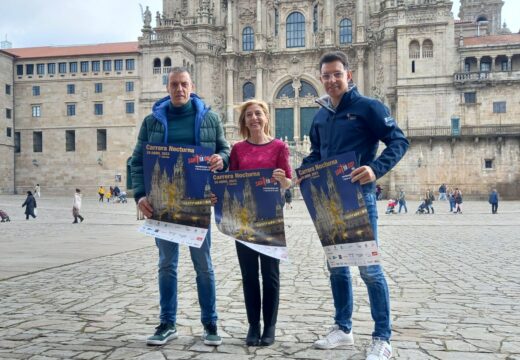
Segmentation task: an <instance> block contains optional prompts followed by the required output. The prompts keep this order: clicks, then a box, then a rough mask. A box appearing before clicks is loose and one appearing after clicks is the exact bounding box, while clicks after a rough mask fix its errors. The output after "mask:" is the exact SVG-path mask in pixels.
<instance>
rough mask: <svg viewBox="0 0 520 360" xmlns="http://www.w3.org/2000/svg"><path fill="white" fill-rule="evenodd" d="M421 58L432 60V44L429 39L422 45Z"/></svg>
mask: <svg viewBox="0 0 520 360" xmlns="http://www.w3.org/2000/svg"><path fill="white" fill-rule="evenodd" d="M422 57H423V58H432V57H433V42H432V41H431V40H430V39H426V40H424V41H423V43H422Z"/></svg>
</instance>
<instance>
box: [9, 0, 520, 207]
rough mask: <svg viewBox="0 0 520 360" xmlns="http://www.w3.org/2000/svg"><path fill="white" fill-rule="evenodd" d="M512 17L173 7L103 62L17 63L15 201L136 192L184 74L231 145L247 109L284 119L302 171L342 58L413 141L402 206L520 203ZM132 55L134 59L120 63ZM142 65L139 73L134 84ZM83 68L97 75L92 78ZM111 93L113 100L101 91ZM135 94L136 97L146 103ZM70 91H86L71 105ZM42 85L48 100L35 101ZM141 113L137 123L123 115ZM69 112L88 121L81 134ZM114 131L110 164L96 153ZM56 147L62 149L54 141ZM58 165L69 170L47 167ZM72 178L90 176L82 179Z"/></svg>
mask: <svg viewBox="0 0 520 360" xmlns="http://www.w3.org/2000/svg"><path fill="white" fill-rule="evenodd" d="M508 1H512V0H508ZM503 4H504V2H503V1H502V0H482V1H478V2H476V1H473V0H461V6H460V13H459V17H460V20H457V21H455V20H454V17H453V14H452V13H451V8H452V2H451V1H449V0H435V1H433V0H368V1H364V0H320V1H316V0H292V1H289V0H276V1H271V0H268V1H262V0H241V1H213V2H212V1H209V0H201V1H198V2H194V1H185V0H164V1H163V7H162V9H153V11H154V13H155V15H153V14H152V12H151V11H150V10H148V9H147V11H146V12H145V14H143V27H142V35H141V36H140V37H139V38H138V39H137V42H136V43H125V44H126V45H123V44H120V45H118V44H104V45H107V46H106V48H103V47H102V46H103V45H98V50H97V51H98V53H97V54H84V53H83V52H81V48H82V47H71V48H69V49H70V52H68V53H66V54H64V53H62V54H60V55H57V56H54V57H52V56H48V55H41V54H40V55H38V56H39V57H38V56H37V57H31V58H28V57H27V56H24V55H23V54H24V52H32V51H33V50H31V49H8V50H5V51H8V53H7V54H11V55H13V56H14V59H12V65H11V67H12V72H13V74H12V77H13V78H14V83H13V86H14V88H15V92H14V104H16V105H15V110H16V111H15V114H16V116H15V118H14V125H13V126H15V127H16V129H19V130H16V132H19V133H20V135H19V136H20V140H21V142H19V144H21V146H19V147H20V148H21V154H18V155H17V154H14V159H15V160H14V169H15V170H14V173H15V174H16V180H15V181H14V182H15V185H14V188H15V189H16V190H18V191H19V190H20V189H23V188H25V187H27V186H30V185H32V184H33V183H34V182H37V181H38V180H39V182H40V183H45V182H48V183H53V186H55V187H56V188H71V189H72V188H73V187H74V186H77V185H78V186H82V187H89V186H90V187H92V189H94V188H95V187H96V186H97V185H99V184H104V185H109V184H111V183H112V182H113V179H114V175H121V178H122V180H123V182H124V181H125V179H126V178H127V175H126V174H127V172H126V171H125V169H126V159H127V158H128V157H129V156H130V155H131V148H132V146H133V144H134V142H135V137H136V134H137V129H138V127H139V125H140V122H141V119H142V118H143V117H144V116H145V115H146V114H148V113H149V112H150V111H151V107H152V105H153V103H154V102H155V101H156V100H157V99H159V98H161V97H162V96H164V95H165V85H166V81H167V74H168V71H169V69H170V68H171V67H173V66H184V67H187V68H188V69H189V70H190V71H191V73H192V78H193V79H194V81H195V85H196V91H197V93H198V94H199V95H201V97H202V98H203V99H204V100H205V101H206V102H207V103H208V104H210V105H211V106H212V108H213V110H215V111H216V112H217V113H219V114H220V115H221V117H222V119H223V123H224V127H225V130H226V134H227V137H228V139H230V140H236V139H238V137H239V135H238V119H237V116H236V115H237V114H235V113H234V108H235V106H236V105H237V104H239V103H240V102H242V101H243V100H245V99H248V98H252V97H256V98H261V99H264V100H265V101H266V102H267V103H268V104H269V106H270V110H271V113H272V114H273V122H274V124H273V125H274V126H273V128H274V135H275V136H276V137H279V138H284V139H287V141H289V142H290V143H292V144H295V145H294V150H295V151H294V153H295V154H297V157H298V158H301V157H302V156H303V155H304V151H305V146H306V144H307V143H306V142H304V138H305V135H306V134H308V131H309V129H310V126H311V123H312V118H313V116H314V114H315V112H316V111H317V109H318V105H317V104H316V103H315V101H314V99H315V98H316V97H317V96H319V95H320V94H322V93H323V89H322V87H321V84H320V81H319V69H318V62H319V58H320V57H321V55H323V53H325V52H327V51H330V50H342V51H344V52H345V53H346V54H347V55H348V57H349V62H350V64H349V65H350V69H351V70H352V72H353V79H354V82H355V84H356V86H357V87H358V89H359V90H360V92H362V93H364V94H365V95H368V96H372V97H375V98H378V99H380V100H381V101H383V102H384V103H385V104H387V106H388V107H389V108H390V110H391V112H392V113H393V114H394V116H395V118H396V119H397V121H398V123H399V124H400V126H401V127H402V128H403V130H404V131H405V132H406V133H407V134H408V136H409V137H410V139H411V144H412V146H411V148H410V150H409V153H408V154H407V155H406V157H405V158H404V159H403V161H402V162H401V163H400V164H399V165H398V166H397V167H396V168H395V169H394V170H393V171H391V172H390V173H389V174H388V175H386V176H385V177H384V178H382V179H380V180H378V182H380V183H381V184H382V185H383V187H384V188H385V189H387V190H388V192H389V194H390V195H391V194H392V193H393V192H394V191H395V189H396V188H397V187H399V186H403V187H404V188H405V189H406V191H407V192H408V193H409V194H413V193H417V194H419V193H422V192H423V191H425V190H426V189H427V188H434V189H437V188H438V185H439V184H440V183H447V184H449V185H452V186H458V187H459V188H461V189H462V190H463V192H464V194H465V195H467V196H475V197H477V196H480V195H482V194H486V193H487V192H488V190H489V188H490V187H497V188H498V190H499V192H500V193H501V194H502V196H503V197H508V196H509V197H513V196H517V197H518V196H519V195H518V194H520V192H519V190H520V189H518V185H516V184H517V183H519V180H520V165H519V163H520V156H519V151H520V145H519V142H520V136H519V135H520V134H519V133H518V126H519V125H520V103H519V102H518V100H516V98H517V97H518V96H517V94H518V90H519V73H518V71H520V34H516V33H515V34H513V33H511V32H510V31H509V30H508V29H507V27H506V26H504V25H503V24H502V23H501V12H502V6H503ZM130 44H133V45H130ZM118 46H121V47H125V46H128V47H129V50H127V51H126V52H124V53H119V52H118V50H116V48H117V47H118ZM85 48H86V47H85ZM132 59H133V61H134V66H135V69H134V70H131V71H129V70H128V69H127V68H126V62H127V61H128V60H132ZM50 63H54V67H55V68H54V69H53V71H54V74H55V76H54V77H52V78H51V77H50V76H49V75H48V71H49V68H48V66H49V64H50ZM72 64H76V65H72ZM83 64H88V65H83ZM71 66H72V68H71ZM82 66H88V71H87V72H86V73H84V72H82ZM92 67H95V69H96V71H95V73H96V74H94V71H93V70H92ZM116 68H117V69H119V70H116ZM72 70H74V71H77V75H76V76H72V74H73V73H72ZM60 71H64V72H60ZM42 72H43V73H42ZM29 73H30V74H29ZM80 79H81V80H83V81H82V82H78V81H76V80H80ZM99 79H103V81H100V80H99ZM105 79H106V83H105ZM100 82H103V85H102V86H103V89H104V90H103V94H102V95H99V94H96V90H95V89H96V86H97V85H96V84H97V83H100ZM127 82H133V83H134V84H135V85H133V86H135V88H133V89H134V90H133V94H132V95H129V94H128V93H127V92H126V90H125V86H126V85H124V84H126V83H127ZM109 84H110V85H109ZM69 85H74V87H75V89H74V91H79V92H77V93H76V95H74V94H70V93H68V92H69V91H70V90H71V89H70V88H69ZM37 86H40V87H45V88H46V89H44V88H40V91H41V92H40V95H34V94H33V91H35V90H34V87H37ZM107 86H108V87H109V88H107V90H105V88H106V87H107ZM92 89H94V90H93V92H92ZM108 89H110V90H108ZM44 90H45V91H44ZM38 96H39V97H38ZM18 99H19V100H18ZM129 103H133V105H132V106H133V109H135V110H133V111H134V112H133V113H132V115H128V114H127V113H126V112H124V111H123V113H121V108H122V107H123V108H124V109H127V107H128V106H129V105H128V104H129ZM69 105H70V107H69ZM72 105H76V107H75V108H74V109H73V106H72ZM60 109H61V110H60ZM69 110H70V111H76V112H77V114H78V115H76V118H77V119H78V121H74V122H71V121H70V119H69V118H70V115H67V114H68V112H69ZM60 111H61V112H60ZM100 112H101V113H102V114H101V117H100V114H99V113H100ZM107 113H110V116H108V114H107ZM116 114H118V115H116ZM49 115H51V116H50V117H49V119H52V121H50V120H49V122H48V125H46V126H48V128H45V127H42V128H41V130H40V128H39V127H38V126H40V125H41V126H43V125H44V124H47V121H42V122H40V123H41V124H38V123H37V122H35V120H36V119H34V118H35V117H36V118H42V120H43V117H45V116H49ZM100 120H101V121H100ZM17 124H19V125H17ZM111 126H113V128H112V127H111ZM104 129H106V133H105V134H106V135H105V136H106V138H105V139H106V140H107V139H108V140H107V141H108V142H109V144H108V145H107V150H106V151H103V150H98V149H97V148H96V147H94V146H93V145H89V144H90V142H91V143H92V144H96V143H97V142H96V141H94V139H96V134H95V132H97V131H98V130H104ZM34 132H36V133H37V132H41V133H42V141H41V143H42V144H41V146H40V147H41V148H42V151H43V154H37V152H36V151H35V150H34V149H39V148H40V147H38V146H36V147H35V145H34V144H35V141H36V140H38V136H39V135H36V140H34V139H35V135H34ZM47 132H49V135H46V133H47ZM73 132H74V133H73ZM118 133H121V134H122V135H124V136H122V137H121V136H117V134H118ZM31 134H32V135H31ZM51 134H52V135H51ZM67 134H68V135H67ZM72 134H74V135H72ZM31 136H32V140H31ZM49 136H50V138H51V139H53V141H51V143H52V144H53V145H52V146H51V144H49V143H48V140H44V139H47V138H48V137H49ZM73 136H75V139H76V138H77V139H78V141H80V140H79V139H89V140H81V141H86V142H87V144H86V145H85V146H87V145H88V146H90V147H88V146H87V147H85V148H82V146H83V145H79V146H78V152H79V151H80V148H81V149H83V150H81V151H83V152H84V154H85V156H81V157H75V156H74V154H70V153H69V154H67V145H66V144H67V139H69V144H72V140H71V139H72V138H73ZM98 139H99V138H98ZM54 140H56V141H54ZM89 141H90V142H89ZM110 141H114V144H110ZM24 144H25V146H24ZM28 144H29V145H28ZM36 144H37V145H38V144H39V143H38V141H36ZM59 144H61V145H59ZM69 148H70V147H69ZM111 151H113V152H111ZM25 152H26V153H25ZM69 152H70V151H69ZM45 153H47V154H45ZM51 154H52V156H55V157H57V158H59V159H61V160H60V161H62V162H61V163H55V164H54V163H52V162H47V163H46V164H45V166H43V167H42V166H40V163H41V162H43V161H44V159H45V158H47V157H48V156H47V155H51ZM87 154H88V156H87ZM38 156H40V157H38ZM34 161H36V164H38V165H35V162H34ZM100 163H101V164H102V165H100ZM65 165H67V166H65ZM47 167H48V169H47V170H45V171H43V169H44V168H47ZM64 167H65V169H64ZM71 168H73V169H76V168H79V169H82V171H84V172H80V173H81V174H82V175H81V176H76V177H74V178H72V177H71V175H68V174H70V173H71V171H70V170H71Z"/></svg>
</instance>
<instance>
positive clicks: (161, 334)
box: [146, 323, 177, 345]
mask: <svg viewBox="0 0 520 360" xmlns="http://www.w3.org/2000/svg"><path fill="white" fill-rule="evenodd" d="M171 339H177V329H176V328H175V324H173V323H160V324H159V326H157V327H156V328H155V334H154V335H153V336H150V337H149V338H148V339H146V345H164V344H166V343H167V342H168V340H171Z"/></svg>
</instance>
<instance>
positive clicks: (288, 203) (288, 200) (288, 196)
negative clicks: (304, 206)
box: [283, 188, 292, 209]
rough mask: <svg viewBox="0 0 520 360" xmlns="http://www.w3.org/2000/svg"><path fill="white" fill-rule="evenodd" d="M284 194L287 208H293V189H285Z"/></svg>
mask: <svg viewBox="0 0 520 360" xmlns="http://www.w3.org/2000/svg"><path fill="white" fill-rule="evenodd" d="M283 196H284V198H285V208H286V209H292V204H291V203H292V191H291V188H288V189H285V191H284V193H283Z"/></svg>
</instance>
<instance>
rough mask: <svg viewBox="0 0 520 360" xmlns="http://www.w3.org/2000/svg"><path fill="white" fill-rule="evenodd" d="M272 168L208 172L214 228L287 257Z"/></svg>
mask: <svg viewBox="0 0 520 360" xmlns="http://www.w3.org/2000/svg"><path fill="white" fill-rule="evenodd" d="M272 174H273V169H261V170H242V171H229V172H226V173H215V174H212V175H211V188H212V191H213V193H214V194H215V195H216V196H217V203H216V204H215V222H216V223H217V228H218V229H219V230H220V232H222V233H223V234H225V235H228V236H230V237H232V238H233V239H235V240H236V241H239V242H241V243H242V244H244V245H246V246H248V247H250V248H251V249H253V250H255V251H258V252H259V253H262V254H264V255H267V256H271V257H273V258H276V259H280V260H287V258H288V256H287V247H286V242H285V228H284V219H283V202H282V196H281V193H280V184H279V183H278V182H277V181H276V180H275V179H274V178H273V177H272Z"/></svg>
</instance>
